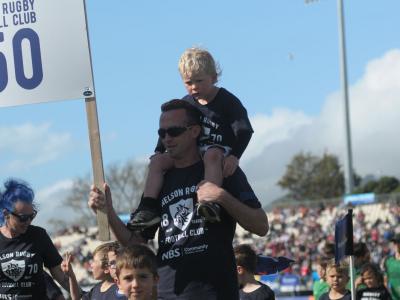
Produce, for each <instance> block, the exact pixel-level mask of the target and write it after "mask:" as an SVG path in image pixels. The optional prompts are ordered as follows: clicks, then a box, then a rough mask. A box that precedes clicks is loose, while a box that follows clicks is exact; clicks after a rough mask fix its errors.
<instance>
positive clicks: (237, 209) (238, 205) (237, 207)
mask: <svg viewBox="0 0 400 300" xmlns="http://www.w3.org/2000/svg"><path fill="white" fill-rule="evenodd" d="M218 203H219V204H220V205H221V206H223V207H224V208H225V210H226V211H227V212H228V213H229V214H230V215H231V216H232V217H233V218H234V219H235V220H236V221H237V222H238V223H239V224H240V226H242V227H243V228H244V229H246V230H247V231H249V232H251V233H254V234H257V235H259V236H264V235H266V234H267V232H268V230H269V224H268V218H267V215H266V213H265V212H264V211H263V210H262V209H261V208H252V207H249V206H247V205H245V204H243V203H242V202H240V201H239V200H238V199H236V198H235V197H233V196H232V195H231V194H229V193H228V192H227V191H225V190H224V191H223V192H222V194H221V197H219V199H218Z"/></svg>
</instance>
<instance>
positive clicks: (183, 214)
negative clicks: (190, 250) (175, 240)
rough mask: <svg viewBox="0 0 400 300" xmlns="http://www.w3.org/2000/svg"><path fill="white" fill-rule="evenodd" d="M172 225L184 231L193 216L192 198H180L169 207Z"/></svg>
mask: <svg viewBox="0 0 400 300" xmlns="http://www.w3.org/2000/svg"><path fill="white" fill-rule="evenodd" d="M169 212H170V214H171V216H172V219H173V220H174V225H175V226H176V227H178V228H179V229H180V230H182V231H184V230H185V229H186V228H187V227H188V226H189V224H190V221H191V220H192V217H193V199H192V198H188V199H182V200H180V201H179V202H177V203H175V204H173V205H171V206H170V207H169Z"/></svg>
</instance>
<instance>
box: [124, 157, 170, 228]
mask: <svg viewBox="0 0 400 300" xmlns="http://www.w3.org/2000/svg"><path fill="white" fill-rule="evenodd" d="M172 166H173V162H172V160H171V158H170V157H169V155H168V154H167V153H163V154H155V155H153V156H152V157H151V158H150V164H149V172H148V174H147V178H146V183H145V187H144V191H143V197H142V199H141V200H140V203H139V206H138V208H137V209H136V210H135V212H134V213H133V214H132V216H131V220H130V221H129V223H128V227H129V228H130V229H132V230H138V229H143V228H147V227H151V226H153V225H154V224H157V223H159V222H160V220H161V218H160V214H161V213H160V204H159V202H158V199H157V198H158V194H159V193H160V191H161V188H162V185H163V182H164V173H165V172H166V171H167V170H168V169H170V168H172Z"/></svg>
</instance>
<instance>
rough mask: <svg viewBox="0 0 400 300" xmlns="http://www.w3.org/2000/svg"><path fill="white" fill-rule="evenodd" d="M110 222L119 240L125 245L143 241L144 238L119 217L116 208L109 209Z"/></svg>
mask: <svg viewBox="0 0 400 300" xmlns="http://www.w3.org/2000/svg"><path fill="white" fill-rule="evenodd" d="M107 216H108V223H109V224H110V227H111V230H112V232H113V233H114V235H115V237H116V239H117V240H118V242H120V243H121V244H122V245H123V246H129V245H131V244H139V243H143V242H144V239H143V238H141V237H140V236H139V235H138V234H135V233H134V232H132V231H130V230H129V229H128V228H127V227H126V226H125V224H124V223H123V222H122V221H121V219H120V218H119V217H118V215H117V214H116V212H115V210H114V209H109V210H108V213H107Z"/></svg>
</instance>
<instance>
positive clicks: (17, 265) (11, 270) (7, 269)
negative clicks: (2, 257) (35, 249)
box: [1, 259, 25, 282]
mask: <svg viewBox="0 0 400 300" xmlns="http://www.w3.org/2000/svg"><path fill="white" fill-rule="evenodd" d="M1 269H2V271H3V273H4V275H6V276H7V277H8V278H10V279H12V280H14V281H15V282H16V281H18V280H19V279H21V277H22V276H23V275H24V273H25V261H24V260H15V259H12V260H10V261H8V262H5V263H1Z"/></svg>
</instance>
